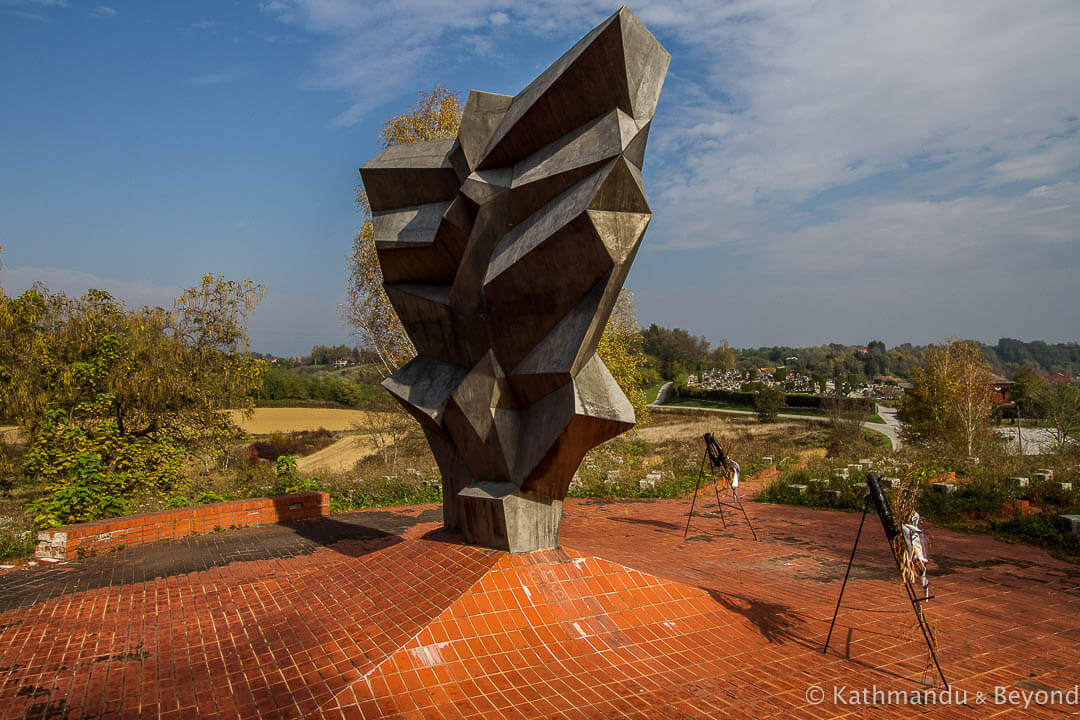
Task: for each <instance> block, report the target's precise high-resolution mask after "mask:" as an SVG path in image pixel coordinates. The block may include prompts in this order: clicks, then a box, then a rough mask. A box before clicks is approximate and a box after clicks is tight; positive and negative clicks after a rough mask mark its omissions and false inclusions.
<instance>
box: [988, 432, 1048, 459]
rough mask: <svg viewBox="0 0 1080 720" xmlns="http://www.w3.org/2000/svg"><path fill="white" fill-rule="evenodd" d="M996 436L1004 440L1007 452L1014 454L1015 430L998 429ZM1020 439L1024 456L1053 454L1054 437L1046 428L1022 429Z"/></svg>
mask: <svg viewBox="0 0 1080 720" xmlns="http://www.w3.org/2000/svg"><path fill="white" fill-rule="evenodd" d="M997 431H998V434H999V435H1001V436H1002V437H1004V438H1005V449H1006V451H1007V452H1016V428H1015V427H1011V428H1004V427H1003V428H998V429H997ZM1020 437H1021V438H1022V439H1023V442H1024V454H1025V455H1042V454H1043V453H1049V452H1053V450H1054V436H1053V435H1052V434H1051V433H1050V431H1049V430H1047V429H1046V428H1033V427H1022V428H1020Z"/></svg>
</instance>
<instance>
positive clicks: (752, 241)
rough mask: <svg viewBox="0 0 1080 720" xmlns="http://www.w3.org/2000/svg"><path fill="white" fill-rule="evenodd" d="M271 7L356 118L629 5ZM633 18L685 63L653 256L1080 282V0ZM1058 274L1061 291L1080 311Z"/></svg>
mask: <svg viewBox="0 0 1080 720" xmlns="http://www.w3.org/2000/svg"><path fill="white" fill-rule="evenodd" d="M263 7H264V9H265V10H267V11H268V12H271V13H272V14H274V15H276V16H278V17H279V18H281V19H282V21H283V22H287V23H289V24H291V25H293V26H294V27H295V28H297V29H298V30H302V31H305V32H308V33H312V34H315V35H317V36H319V37H320V39H321V40H322V41H324V42H323V43H322V44H323V47H325V48H326V49H325V50H324V52H323V54H322V55H320V56H319V57H318V58H317V63H318V66H317V70H316V74H317V78H318V84H319V85H321V86H323V87H326V88H328V89H333V90H337V91H340V92H342V94H343V95H344V96H346V97H353V98H358V97H363V98H364V101H363V102H355V103H354V104H352V106H351V107H349V108H348V109H347V110H346V111H345V112H343V113H342V114H341V115H340V116H339V117H338V118H337V119H336V123H337V124H340V125H349V124H353V123H355V122H358V121H359V120H360V119H362V118H363V117H364V115H365V114H366V113H367V112H368V109H369V108H370V107H373V106H375V105H377V104H379V103H380V102H382V101H384V100H386V99H388V98H389V97H391V96H394V95H399V94H400V93H401V92H402V91H404V90H410V89H414V88H415V87H416V86H417V82H418V77H419V75H420V72H421V69H422V68H424V67H429V66H430V65H431V63H432V62H433V61H435V60H442V61H446V60H447V59H450V58H452V57H453V53H461V49H460V48H461V47H462V46H464V47H468V48H472V50H473V52H475V53H481V52H488V51H491V50H492V48H493V47H494V51H496V52H497V51H498V48H499V47H500V43H503V42H505V39H503V40H499V39H498V38H503V37H504V36H505V34H506V33H509V34H510V36H512V37H513V36H521V35H529V34H532V35H535V36H542V37H547V38H550V37H554V38H558V39H560V40H565V41H566V42H567V43H570V42H573V41H574V40H576V39H577V38H578V37H580V35H581V34H583V33H584V32H585V31H586V30H587V29H588V28H590V27H592V26H593V25H594V24H595V23H596V22H598V21H599V20H601V19H602V18H604V17H606V16H607V15H609V14H610V13H611V12H612V10H613V7H612V6H611V5H610V4H608V3H600V2H595V1H593V0H586V1H585V2H576V1H573V0H539V1H538V2H533V3H511V2H509V0H457V1H455V2H450V1H449V0H438V1H437V2H435V3H434V5H432V4H431V3H430V2H421V0H402V1H401V2H394V3H390V2H388V1H383V2H361V1H360V0H356V1H347V0H291V1H290V2H284V1H278V2H273V3H266V4H264V6H263ZM634 11H635V12H636V13H637V14H638V16H639V17H640V18H641V19H642V21H643V22H645V23H646V25H648V26H649V27H650V29H651V30H653V32H654V33H656V34H657V35H658V37H659V38H660V39H661V41H662V42H664V43H665V44H666V45H667V46H668V49H669V50H671V51H672V53H673V62H672V65H671V69H670V72H669V76H668V79H667V82H666V83H665V88H664V95H663V97H662V98H661V102H660V108H659V110H658V114H657V117H656V119H655V122H654V127H653V131H652V133H651V139H650V147H649V154H648V156H647V164H646V181H647V186H648V190H649V196H650V204H651V205H652V207H653V211H654V213H655V216H654V219H653V223H652V225H651V226H650V230H649V236H648V238H647V240H646V245H645V250H646V255H645V256H643V257H642V261H646V262H647V259H646V258H647V257H648V256H649V255H650V254H651V253H656V255H652V256H653V257H658V256H667V255H670V254H672V253H671V251H673V250H679V249H686V248H705V247H713V248H718V249H719V250H720V251H722V252H723V253H724V254H725V256H726V257H729V258H732V259H739V260H740V261H742V262H744V263H749V264H753V265H754V266H755V267H760V268H763V269H764V270H765V271H767V272H769V273H771V274H772V277H773V280H774V281H775V282H777V283H781V284H783V283H785V282H787V283H790V282H793V281H797V280H799V279H801V278H802V277H803V276H804V275H805V274H806V273H807V272H811V271H812V272H821V273H826V274H828V273H830V272H832V271H834V270H838V269H840V268H844V269H845V270H846V271H847V272H849V273H856V274H858V275H859V277H860V280H862V279H865V282H867V283H871V285H870V286H873V285H872V284H873V283H875V282H876V283H879V284H882V283H883V284H890V283H893V281H894V280H895V278H896V277H898V276H903V283H904V284H903V286H904V287H906V288H907V289H908V291H910V292H912V293H914V294H915V295H916V296H921V297H923V298H926V297H930V296H933V292H931V290H934V291H936V288H931V287H930V285H929V283H932V282H933V283H940V277H941V276H939V275H936V274H935V273H936V272H937V271H938V270H942V271H943V272H944V271H945V270H947V271H948V272H952V273H953V274H954V276H956V277H973V276H972V275H971V273H967V274H965V272H966V271H965V267H967V265H968V264H969V263H971V262H977V263H978V264H979V266H980V267H984V268H985V269H986V270H985V272H986V273H989V275H987V276H986V278H999V277H1000V276H999V275H998V274H996V273H999V272H1000V269H1001V268H1005V267H1009V268H1014V269H1015V270H1014V272H1016V273H1018V274H1015V275H1013V276H1011V277H1010V281H1013V282H1016V281H1018V280H1019V281H1020V282H1025V278H1032V279H1034V278H1040V277H1044V275H1040V273H1043V274H1045V273H1061V272H1068V271H1080V230H1078V228H1080V215H1078V213H1077V207H1078V205H1080V198H1078V197H1077V193H1076V182H1077V181H1078V180H1080V43H1077V42H1076V38H1077V37H1080V4H1077V3H1076V2H1075V0H1033V2H1030V3H1016V2H1013V0H955V1H954V2H950V3H939V2H931V1H930V0H910V1H909V2H903V3H881V2H869V3H852V2H848V1H847V0H820V1H819V2H814V3H805V2H801V1H799V0H729V1H727V2H717V1H715V0H685V1H684V2H678V3H672V2H667V1H665V2H661V1H660V0H656V1H655V2H644V3H641V4H639V5H637V6H635V7H634ZM496 16H498V20H496ZM503 16H505V20H506V22H505V23H503V24H501V25H500V23H502V20H503ZM495 34H498V36H497V37H496V35H495ZM493 37H496V40H497V41H496V42H494V43H493V41H492V38H493ZM387 58H392V61H391V62H387V61H386V59H387ZM534 64H535V62H534V59H533V58H520V62H519V63H517V64H516V65H515V64H513V63H512V62H509V63H506V65H507V73H508V74H511V73H513V74H514V75H513V77H517V76H518V74H520V75H521V76H529V77H531V76H532V75H533V74H535V73H534V72H533V65H534ZM1035 184H1040V185H1041V186H1042V187H1040V188H1036V189H1035V190H1031V189H1030V188H1031V187H1032V186H1033V185H1035ZM665 251H667V255H665ZM676 255H677V253H676ZM1024 272H1028V273H1030V274H1029V275H1024ZM904 273H910V275H903V274H904ZM638 275H639V276H640V273H639V274H638ZM834 275H835V274H834ZM1054 277H1055V278H1056V279H1055V280H1054V282H1055V283H1058V284H1057V285H1054V287H1056V288H1058V289H1059V291H1058V296H1057V300H1058V301H1060V300H1061V299H1062V298H1063V297H1067V296H1068V293H1070V292H1071V293H1072V296H1071V297H1072V301H1073V302H1072V304H1073V305H1075V304H1076V302H1080V290H1076V289H1072V290H1069V289H1068V287H1069V286H1067V285H1063V284H1060V276H1059V275H1054ZM931 278H933V279H931ZM984 280H985V278H984ZM646 282H647V280H646ZM844 283H845V284H844V285H843V286H842V287H841V288H840V289H841V290H842V289H843V287H847V286H848V285H851V286H854V285H855V284H857V282H856V281H854V280H852V279H850V278H847V279H845V280H844ZM1078 285H1080V284H1078ZM707 292H712V291H711V290H710V291H707ZM972 292H974V290H973V291H972ZM836 294H837V295H838V296H840V295H843V296H844V298H845V300H844V302H858V300H857V298H855V297H852V296H851V295H850V293H846V292H838V293H836ZM971 297H975V295H972V296H971ZM683 300H685V299H683ZM680 302H682V300H680ZM979 305H980V303H978V302H974V301H973V302H972V303H971V308H972V312H977V310H978V306H979ZM983 305H985V306H986V307H990V306H991V305H992V303H983ZM954 329H955V330H959V331H961V332H963V329H962V328H954ZM718 336H722V334H721V335H718ZM778 340H782V338H778Z"/></svg>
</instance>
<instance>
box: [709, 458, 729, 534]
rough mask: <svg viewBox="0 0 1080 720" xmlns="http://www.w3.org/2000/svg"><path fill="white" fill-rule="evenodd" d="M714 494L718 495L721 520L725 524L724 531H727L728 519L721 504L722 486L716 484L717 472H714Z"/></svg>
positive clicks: (717, 505) (717, 503)
mask: <svg viewBox="0 0 1080 720" xmlns="http://www.w3.org/2000/svg"><path fill="white" fill-rule="evenodd" d="M712 487H713V492H715V493H716V507H718V508H720V520H721V521H722V522H723V523H724V529H725V530H727V518H726V517H724V503H722V502H720V485H719V484H718V483H717V482H716V472H713V486H712Z"/></svg>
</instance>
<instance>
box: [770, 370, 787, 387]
mask: <svg viewBox="0 0 1080 720" xmlns="http://www.w3.org/2000/svg"><path fill="white" fill-rule="evenodd" d="M772 379H773V382H777V383H782V382H784V381H785V380H787V368H786V367H778V368H776V369H775V370H773V374H772Z"/></svg>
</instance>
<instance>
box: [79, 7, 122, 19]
mask: <svg viewBox="0 0 1080 720" xmlns="http://www.w3.org/2000/svg"><path fill="white" fill-rule="evenodd" d="M86 14H87V15H89V16H90V17H94V18H111V17H116V16H117V15H118V14H119V13H117V11H116V8H111V7H109V6H108V5H98V6H97V7H95V8H93V9H91V10H88V11H87V13H86Z"/></svg>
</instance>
